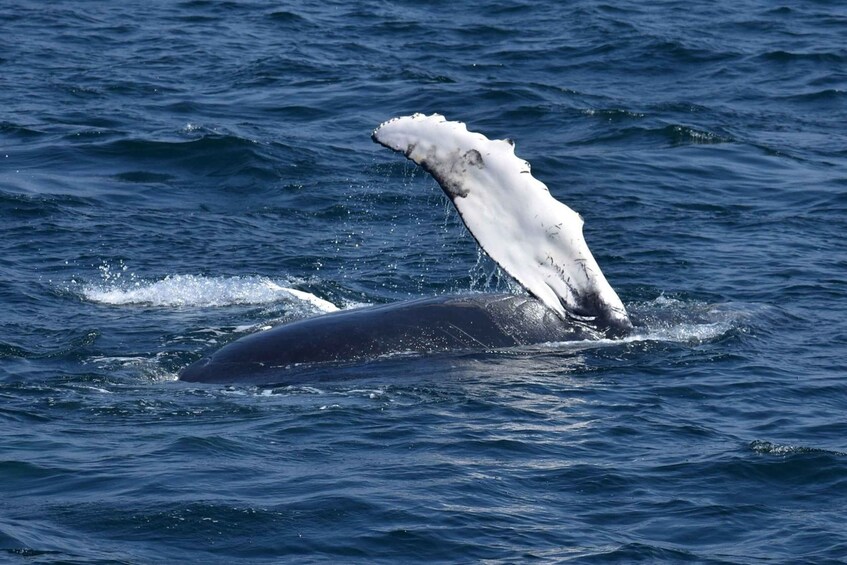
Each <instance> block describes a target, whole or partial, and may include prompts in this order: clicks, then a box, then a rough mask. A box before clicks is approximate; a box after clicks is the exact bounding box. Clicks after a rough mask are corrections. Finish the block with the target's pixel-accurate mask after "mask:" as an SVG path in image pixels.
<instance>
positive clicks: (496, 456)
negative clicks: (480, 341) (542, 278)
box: [0, 0, 847, 563]
mask: <svg viewBox="0 0 847 565" xmlns="http://www.w3.org/2000/svg"><path fill="white" fill-rule="evenodd" d="M639 4H643V5H639ZM648 4H649V3H631V2H613V1H606V2H595V1H589V0H578V1H576V2H570V3H560V2H554V1H547V0H540V1H539V0H535V1H532V2H521V1H516V2H508V3H501V2H490V1H488V0H482V1H480V2H474V3H453V2H443V1H435V2H408V1H405V2H383V1H376V0H368V1H364V2H333V1H330V2H313V1H303V2H296V1H295V2H286V3H279V2H271V1H262V0H252V1H248V0H245V1H239V2H224V1H211V0H208V1H207V0H192V1H168V2H164V1H152V2H139V1H135V2H98V1H93V0H90V1H75V2H72V1H63V0H56V1H51V2H40V1H34V0H33V1H25V0H4V1H3V2H2V3H0V237H2V244H0V249H2V253H0V304H2V307H3V315H2V316H0V426H2V434H0V560H2V561H6V562H12V563H15V562H20V563H55V562H62V563H162V562H202V563H210V562H213V563H214V562H218V563H224V562H227V563H231V562H244V563H262V562H281V561H303V562H366V563H374V562H385V563H399V562H403V563H408V562H429V561H436V562H478V561H495V562H500V561H505V562H525V561H533V562H575V563H607V562H611V563H631V562H651V563H653V562H670V563H675V562H691V563H765V562H767V563H841V562H847V526H845V524H847V379H846V378H845V377H847V371H845V363H847V361H845V359H847V321H845V320H847V283H845V279H847V251H845V233H847V130H845V124H847V43H845V38H847V8H845V7H844V5H843V4H842V3H839V2H828V1H823V0H821V1H810V2H802V3H801V2H789V3H785V4H779V3H773V2H766V1H756V0H751V1H747V0H741V1H735V2H729V1H726V0H719V1H717V2H710V3H701V4H698V3H690V2H679V1H666V2H658V3H654V4H650V5H648ZM411 112H425V113H431V112H439V113H443V114H445V115H446V116H447V117H448V118H450V119H456V120H461V121H464V122H467V123H468V124H469V125H470V127H471V129H474V130H477V131H481V132H483V133H485V134H487V135H488V136H489V137H509V138H512V139H514V140H515V141H516V144H517V153H518V155H519V156H521V157H523V158H525V159H527V160H528V161H530V162H531V163H532V165H533V173H534V175H535V176H536V177H537V178H539V179H540V180H542V181H543V182H545V183H546V184H547V185H548V186H549V187H550V190H551V192H552V193H553V194H554V195H555V196H556V197H557V198H559V199H560V200H562V201H564V202H566V203H567V204H568V205H570V206H571V207H572V208H574V209H575V210H577V211H579V212H580V213H581V214H582V215H583V217H584V219H585V235H586V239H587V241H588V243H589V245H590V246H591V248H592V250H593V252H594V255H595V257H596V258H597V260H598V262H599V263H600V265H601V266H602V267H603V270H604V272H605V274H606V276H607V278H608V279H609V281H610V282H611V284H612V285H613V286H614V287H615V288H616V289H617V291H618V293H619V294H620V296H621V298H622V299H623V301H624V303H625V304H626V305H627V307H628V309H629V310H630V311H631V313H632V315H633V317H634V318H635V319H636V321H637V322H638V323H639V329H638V332H637V333H636V334H635V335H634V336H632V337H630V338H627V339H625V340H619V341H612V342H608V341H607V342H601V343H570V344H567V343H558V344H543V345H539V346H537V347H531V348H522V349H519V350H498V351H479V352H462V353H456V354H448V355H439V356H432V357H397V358H391V359H385V360H378V361H374V362H372V363H364V364H360V365H357V366H353V367H346V368H343V369H341V368H336V369H332V368H328V369H327V375H325V376H328V377H331V378H330V380H329V382H322V383H321V384H320V386H296V387H264V388H257V387H248V386H213V385H197V384H188V383H182V382H179V381H177V380H176V376H177V374H178V372H179V371H180V369H182V368H184V367H185V366H187V365H188V364H189V363H191V362H192V361H194V360H196V359H199V358H200V357H202V356H203V355H204V354H208V353H209V352H211V351H214V350H215V348H216V347H219V346H220V345H222V344H224V343H227V342H230V341H232V340H234V339H236V338H238V337H240V336H243V335H246V334H248V333H250V332H252V331H256V330H257V329H259V328H263V327H267V326H271V325H275V324H278V323H282V322H285V321H290V320H296V319H302V318H305V317H308V316H313V315H319V314H320V313H322V312H324V311H327V310H329V309H331V308H332V307H339V308H351V307H357V306H361V305H368V304H381V303H387V302H392V301H397V300H404V299H412V298H419V297H425V296H433V295H437V294H441V293H446V292H454V293H455V292H458V293H462V292H486V291H489V292H492V291H504V290H505V291H513V292H517V291H519V289H516V288H515V286H514V284H513V283H510V281H508V280H507V278H506V277H504V276H503V275H502V273H500V272H498V271H497V269H496V268H495V267H494V266H492V264H491V262H490V261H489V260H488V259H486V258H485V257H484V256H482V255H481V254H480V253H479V251H478V249H477V247H476V245H475V243H474V241H473V238H472V237H471V236H470V235H468V234H467V233H466V232H465V230H464V228H463V226H462V225H461V222H460V221H459V219H458V218H457V216H456V213H455V212H454V211H453V210H452V207H451V206H450V204H449V202H448V201H447V200H446V198H444V197H443V196H442V195H441V192H440V190H439V188H438V187H437V185H436V184H435V182H434V181H433V180H432V179H431V178H430V177H429V176H427V175H426V174H425V173H423V172H422V171H419V170H416V169H415V168H414V167H413V166H412V165H411V164H409V163H407V162H406V161H405V160H404V159H403V158H402V157H401V156H398V155H394V154H392V153H391V152H389V151H387V150H385V149H384V148H380V147H378V146H377V145H375V144H373V143H372V142H371V140H370V137H369V135H370V132H371V130H372V129H373V128H374V127H375V126H376V125H377V124H379V123H380V122H382V121H384V120H386V119H388V118H390V117H393V116H396V115H402V114H408V113H411ZM292 291H293V292H292ZM333 371H335V372H333ZM336 376H337V380H333V379H334V378H335V377H336Z"/></svg>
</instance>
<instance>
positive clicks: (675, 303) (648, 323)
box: [627, 295, 755, 343]
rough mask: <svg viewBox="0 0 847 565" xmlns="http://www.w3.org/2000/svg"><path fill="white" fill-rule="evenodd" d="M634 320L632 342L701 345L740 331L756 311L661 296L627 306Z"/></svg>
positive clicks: (741, 306)
mask: <svg viewBox="0 0 847 565" xmlns="http://www.w3.org/2000/svg"><path fill="white" fill-rule="evenodd" d="M628 307H629V310H630V313H631V314H632V315H633V318H634V319H635V320H637V322H638V327H637V328H636V334H634V335H633V336H632V337H630V338H627V339H629V340H631V341H644V340H648V341H666V342H676V343H704V342H707V341H712V340H715V339H718V338H721V337H723V336H725V335H727V334H728V333H730V332H732V331H734V330H739V329H741V330H743V328H744V324H745V320H747V319H748V318H749V317H751V316H752V315H753V314H754V313H755V312H754V310H755V308H752V309H751V307H748V306H743V305H738V304H708V303H704V302H699V301H688V300H680V299H677V298H672V297H668V296H665V295H660V296H658V297H656V298H655V299H653V300H651V301H648V302H639V303H635V304H631V305H629V306H628Z"/></svg>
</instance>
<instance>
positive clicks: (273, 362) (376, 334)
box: [180, 114, 632, 384]
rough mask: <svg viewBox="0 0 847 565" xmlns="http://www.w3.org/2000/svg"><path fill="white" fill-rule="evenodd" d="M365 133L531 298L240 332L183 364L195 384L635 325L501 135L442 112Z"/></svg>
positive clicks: (366, 313)
mask: <svg viewBox="0 0 847 565" xmlns="http://www.w3.org/2000/svg"><path fill="white" fill-rule="evenodd" d="M373 139H374V141H376V142H377V143H380V144H382V145H384V146H386V147H389V148H390V149H393V150H395V151H399V152H402V153H404V154H405V155H406V157H408V158H409V159H411V160H412V161H414V162H415V163H417V164H418V165H420V166H421V167H423V168H424V169H425V170H427V171H428V172H429V173H431V174H432V176H433V177H434V178H435V179H436V180H437V181H438V183H439V185H440V186H441V188H442V189H443V190H444V192H445V193H446V194H447V196H448V197H449V198H450V200H451V201H452V202H453V204H454V205H455V206H456V209H457V210H458V211H459V214H460V215H461V217H462V220H463V222H464V223H465V225H466V226H467V228H468V230H469V231H470V232H471V234H472V235H473V236H474V238H475V239H476V241H477V243H478V244H479V245H480V247H481V248H482V249H483V250H484V251H485V253H486V254H487V255H488V256H489V257H491V258H492V259H493V260H494V261H495V262H496V263H497V264H498V265H499V266H500V267H501V268H502V269H503V270H504V271H506V272H507V273H508V274H509V275H510V276H511V277H513V278H514V279H515V280H516V281H517V282H518V283H520V284H521V286H523V287H524V288H525V289H526V291H527V292H528V293H529V294H530V296H514V295H504V294H468V295H458V296H442V297H436V298H425V299H420V300H414V301H409V302H401V303H397V304H388V305H382V306H373V307H369V308H361V309H355V310H346V311H341V312H335V313H332V314H326V315H323V316H319V317H315V318H310V319H306V320H301V321H298V322H293V323H289V324H285V325H282V326H278V327H276V328H274V329H271V330H267V331H263V332H258V333H255V334H252V335H249V336H246V337H243V338H241V339H239V340H237V341H235V342H233V343H231V344H229V345H226V346H224V347H223V348H221V349H219V350H218V351H216V352H215V353H213V354H212V355H210V356H208V357H204V358H203V359H200V360H199V361H197V362H195V363H193V364H192V365H190V366H189V367H187V368H186V369H185V370H183V372H182V373H181V374H180V379H181V380H185V381H194V382H214V383H232V382H242V383H254V384H281V383H285V382H287V381H289V380H290V377H291V376H292V375H293V373H294V372H296V369H297V368H299V367H303V366H314V365H315V364H319V363H344V362H358V361H366V360H373V359H377V358H379V357H383V356H387V355H392V354H399V353H419V354H425V353H433V352H439V351H456V350H472V349H477V350H489V349H496V348H503V347H513V346H520V345H530V344H535V343H542V342H551V341H572V340H584V339H596V338H599V337H616V336H620V335H623V334H626V333H628V332H629V331H630V330H631V329H632V325H631V323H630V321H629V317H628V316H627V313H626V310H625V308H624V306H623V303H622V302H621V300H620V298H618V295H617V294H616V293H615V291H614V290H613V289H612V287H611V286H610V285H609V283H608V282H607V281H606V278H605V277H604V276H603V273H602V271H601V270H600V267H599V266H598V265H597V262H596V261H595V260H594V257H593V256H592V255H591V252H590V251H589V249H588V245H587V244H586V243H585V239H584V238H583V235H582V218H580V216H579V214H577V213H576V212H574V211H573V210H571V209H570V208H569V207H567V206H566V205H564V204H562V203H561V202H559V201H558V200H556V199H555V198H553V197H552V196H551V195H550V193H549V191H548V189H547V187H546V186H545V185H544V184H543V183H541V182H540V181H538V180H536V179H535V178H533V176H532V175H531V173H530V170H529V164H528V163H527V162H526V161H524V160H522V159H520V158H518V157H517V156H516V155H515V152H514V144H513V143H512V142H511V141H508V140H490V139H488V138H486V137H485V136H483V135H482V134H479V133H473V132H470V131H468V130H467V128H466V126H465V125H464V124H462V123H459V122H450V121H447V120H445V119H444V117H443V116H440V115H438V114H433V115H431V116H425V115H422V114H415V115H413V116H404V117H401V118H395V119H393V120H389V121H387V122H385V123H383V124H381V125H380V126H379V127H378V128H377V129H376V130H374V132H373Z"/></svg>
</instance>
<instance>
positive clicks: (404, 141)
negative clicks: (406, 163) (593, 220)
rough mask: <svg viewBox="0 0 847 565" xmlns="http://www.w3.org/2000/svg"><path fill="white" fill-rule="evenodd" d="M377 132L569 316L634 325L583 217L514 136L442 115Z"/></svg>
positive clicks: (527, 282) (492, 249)
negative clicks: (490, 133) (592, 246)
mask: <svg viewBox="0 0 847 565" xmlns="http://www.w3.org/2000/svg"><path fill="white" fill-rule="evenodd" d="M372 137H373V139H374V141H376V142H377V143H380V144H382V145H384V146H386V147H388V148H390V149H393V150H395V151H399V152H401V153H403V154H405V155H406V157H408V158H409V159H411V160H412V161H414V162H415V163H417V164H418V165H420V166H421V167H423V168H424V169H426V170H427V171H428V172H429V173H430V174H432V176H433V177H435V179H436V181H438V184H440V185H441V188H442V189H444V192H445V193H446V194H447V196H449V197H450V200H452V202H453V204H454V205H455V206H456V209H457V210H458V211H459V214H460V215H461V217H462V220H463V221H464V223H465V225H466V226H467V228H468V230H470V232H471V234H473V236H474V238H475V239H476V240H477V242H478V243H479V245H480V247H482V249H483V250H484V251H485V252H486V253H487V254H488V255H489V257H491V258H492V259H493V260H494V261H495V262H496V263H497V264H498V265H500V267H502V268H503V269H504V270H505V271H506V272H507V273H509V275H511V276H512V277H513V278H514V279H515V280H516V281H517V282H518V283H520V284H521V285H522V286H523V287H524V288H525V289H526V290H527V291H528V292H529V293H530V294H532V295H534V296H535V297H536V298H538V299H539V300H541V301H542V302H544V304H546V305H547V306H548V307H549V308H551V309H553V310H554V311H556V312H557V313H558V314H559V315H560V316H562V317H563V318H564V317H573V316H576V317H585V318H588V319H596V321H597V322H600V323H602V324H604V325H610V326H618V327H620V326H623V327H629V326H630V322H629V318H628V317H627V313H626V309H625V308H624V306H623V303H622V302H621V300H620V298H618V295H617V294H616V293H615V291H614V290H613V289H612V287H611V286H610V285H609V283H608V282H607V281H606V277H604V276H603V273H602V271H600V267H599V266H598V265H597V262H596V261H595V260H594V257H593V256H592V255H591V251H589V249H588V245H587V244H586V243H585V239H584V238H583V235H582V218H581V217H580V216H579V214H577V213H576V212H574V211H573V210H571V209H570V208H568V207H567V206H566V205H564V204H562V203H561V202H559V201H558V200H556V199H555V198H553V197H552V196H551V195H550V192H549V191H548V189H547V187H546V186H545V185H544V183H542V182H541V181H539V180H537V179H535V178H534V177H533V176H532V174H531V173H530V167H529V163H527V162H526V161H524V160H523V159H520V158H519V157H517V156H516V155H515V149H514V144H513V143H512V142H511V141H509V140H491V139H488V138H487V137H485V136H484V135H482V134H480V133H474V132H470V131H468V129H467V127H466V126H465V124H463V123H461V122H450V121H447V120H445V118H444V116H441V115H438V114H433V115H431V116H425V115H423V114H415V115H413V116H403V117H400V118H394V119H392V120H389V121H387V122H384V123H383V124H381V125H380V126H379V127H378V128H376V130H374V132H373V136H372Z"/></svg>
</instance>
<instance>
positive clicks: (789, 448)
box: [750, 439, 847, 457]
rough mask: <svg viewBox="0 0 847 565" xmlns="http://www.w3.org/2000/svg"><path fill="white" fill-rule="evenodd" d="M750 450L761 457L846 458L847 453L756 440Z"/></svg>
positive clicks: (751, 443) (751, 444)
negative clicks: (802, 455)
mask: <svg viewBox="0 0 847 565" xmlns="http://www.w3.org/2000/svg"><path fill="white" fill-rule="evenodd" d="M750 449H752V450H753V451H755V452H756V453H759V454H761V455H780V456H788V455H801V454H818V455H832V456H836V457H845V456H847V453H845V452H843V451H832V450H830V449H821V448H819V447H804V446H802V445H781V444H778V443H771V442H769V441H762V440H758V439H757V440H754V441H752V442H750Z"/></svg>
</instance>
